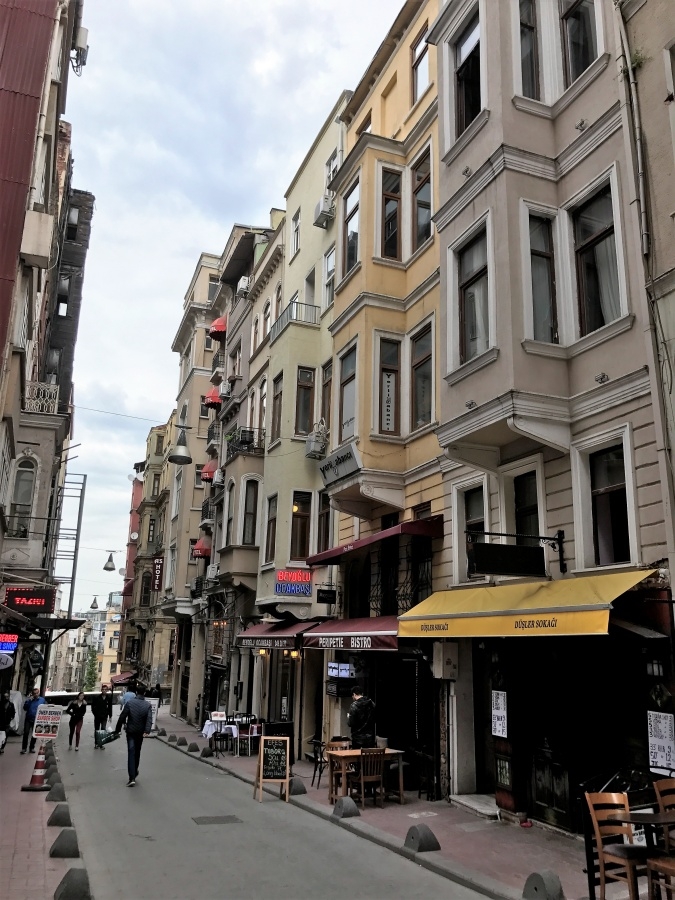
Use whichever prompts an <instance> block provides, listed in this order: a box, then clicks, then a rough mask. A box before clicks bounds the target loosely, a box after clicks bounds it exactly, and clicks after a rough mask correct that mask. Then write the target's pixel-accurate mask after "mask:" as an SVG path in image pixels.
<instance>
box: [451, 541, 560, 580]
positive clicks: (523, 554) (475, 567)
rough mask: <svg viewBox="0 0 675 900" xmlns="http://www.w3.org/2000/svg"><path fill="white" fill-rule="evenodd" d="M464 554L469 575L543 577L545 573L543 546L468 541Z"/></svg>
mask: <svg viewBox="0 0 675 900" xmlns="http://www.w3.org/2000/svg"><path fill="white" fill-rule="evenodd" d="M466 556H467V562H468V569H469V575H510V576H513V577H516V576H520V577H522V578H544V577H545V576H546V574H547V573H546V558H545V556H544V548H543V547H526V546H521V545H519V544H484V543H481V542H479V541H468V542H467V545H466Z"/></svg>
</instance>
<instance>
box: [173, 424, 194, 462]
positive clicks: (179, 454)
mask: <svg viewBox="0 0 675 900" xmlns="http://www.w3.org/2000/svg"><path fill="white" fill-rule="evenodd" d="M168 460H169V462H171V463H175V464H176V465H177V466H185V465H189V464H190V463H191V462H192V457H191V456H190V451H189V450H188V446H187V440H186V438H185V427H184V426H181V428H180V434H179V435H178V440H177V441H176V446H175V447H174V448H173V450H172V451H171V453H169V456H168Z"/></svg>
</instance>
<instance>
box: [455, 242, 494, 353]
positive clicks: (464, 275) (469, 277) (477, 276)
mask: <svg viewBox="0 0 675 900" xmlns="http://www.w3.org/2000/svg"><path fill="white" fill-rule="evenodd" d="M459 339H460V349H459V354H460V363H465V362H468V361H469V360H470V359H473V358H474V357H475V356H478V355H479V354H481V353H484V352H485V351H486V350H487V349H488V346H489V340H490V334H489V320H488V268H487V234H486V232H485V230H483V231H481V233H480V234H479V235H478V237H476V238H474V239H473V240H472V241H471V243H470V244H468V245H467V246H466V247H464V248H463V249H462V250H460V252H459Z"/></svg>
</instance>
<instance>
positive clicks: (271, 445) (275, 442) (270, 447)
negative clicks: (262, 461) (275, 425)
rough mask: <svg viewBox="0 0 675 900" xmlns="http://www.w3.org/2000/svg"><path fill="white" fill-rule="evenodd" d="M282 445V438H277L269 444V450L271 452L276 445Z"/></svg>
mask: <svg viewBox="0 0 675 900" xmlns="http://www.w3.org/2000/svg"><path fill="white" fill-rule="evenodd" d="M280 446H281V438H275V440H273V441H272V442H271V443H270V444H268V445H267V452H268V453H269V452H270V451H271V450H274V449H275V448H276V447H280Z"/></svg>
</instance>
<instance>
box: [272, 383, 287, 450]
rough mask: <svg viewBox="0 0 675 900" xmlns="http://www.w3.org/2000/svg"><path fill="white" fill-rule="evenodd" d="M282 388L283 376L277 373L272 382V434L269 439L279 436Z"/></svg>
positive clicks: (274, 439)
mask: <svg viewBox="0 0 675 900" xmlns="http://www.w3.org/2000/svg"><path fill="white" fill-rule="evenodd" d="M283 390H284V376H283V375H277V377H276V378H275V379H274V381H273V382H272V434H271V435H270V438H271V440H273V441H277V440H279V438H280V437H281V401H282V397H283Z"/></svg>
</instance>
